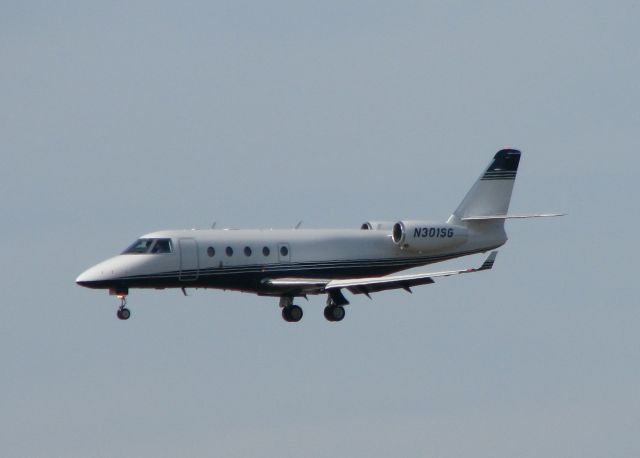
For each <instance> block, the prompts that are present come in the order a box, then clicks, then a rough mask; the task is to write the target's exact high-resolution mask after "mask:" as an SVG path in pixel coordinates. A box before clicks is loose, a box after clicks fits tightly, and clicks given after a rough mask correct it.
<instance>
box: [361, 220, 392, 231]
mask: <svg viewBox="0 0 640 458" xmlns="http://www.w3.org/2000/svg"><path fill="white" fill-rule="evenodd" d="M393 224H394V222H393V221H367V222H366V223H362V226H360V229H363V230H365V231H366V230H369V231H390V230H391V229H393Z"/></svg>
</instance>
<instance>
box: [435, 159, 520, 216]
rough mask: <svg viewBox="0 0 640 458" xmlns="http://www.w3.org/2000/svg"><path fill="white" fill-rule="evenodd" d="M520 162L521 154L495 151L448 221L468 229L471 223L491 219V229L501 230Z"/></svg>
mask: <svg viewBox="0 0 640 458" xmlns="http://www.w3.org/2000/svg"><path fill="white" fill-rule="evenodd" d="M519 163H520V151H518V150H515V149H503V150H500V151H498V152H497V153H496V155H495V156H494V157H493V160H492V161H491V163H490V164H489V167H487V169H486V170H485V172H484V173H483V174H482V175H481V176H480V178H478V180H477V181H476V182H475V183H474V185H473V186H472V187H471V189H470V190H469V192H467V195H466V196H465V197H464V199H462V202H460V205H458V208H456V210H455V211H454V212H453V214H452V215H451V216H450V217H449V220H448V222H449V223H451V224H461V225H465V226H468V225H469V224H470V223H474V222H477V223H480V222H484V223H486V222H489V220H490V221H491V224H490V226H491V228H492V229H502V228H503V227H504V220H505V218H508V216H507V212H508V210H509V202H511V193H512V192H513V185H514V183H515V180H516V173H517V172H518V164H519Z"/></svg>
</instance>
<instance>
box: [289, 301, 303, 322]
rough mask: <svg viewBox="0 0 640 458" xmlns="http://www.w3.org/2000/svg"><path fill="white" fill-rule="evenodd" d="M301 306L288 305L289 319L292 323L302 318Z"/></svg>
mask: <svg viewBox="0 0 640 458" xmlns="http://www.w3.org/2000/svg"><path fill="white" fill-rule="evenodd" d="M303 314H304V313H303V312H302V308H301V307H300V306H298V305H290V306H289V319H290V320H291V322H292V323H297V322H298V321H300V320H301V319H302V315H303Z"/></svg>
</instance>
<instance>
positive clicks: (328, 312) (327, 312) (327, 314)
mask: <svg viewBox="0 0 640 458" xmlns="http://www.w3.org/2000/svg"><path fill="white" fill-rule="evenodd" d="M333 307H334V306H333V305H327V306H326V307H325V308H324V317H325V318H326V319H327V321H333Z"/></svg>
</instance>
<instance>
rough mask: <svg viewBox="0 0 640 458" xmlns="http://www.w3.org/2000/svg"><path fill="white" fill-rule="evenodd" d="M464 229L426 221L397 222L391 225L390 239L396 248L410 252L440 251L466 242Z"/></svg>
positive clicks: (466, 234) (466, 236) (467, 233)
mask: <svg viewBox="0 0 640 458" xmlns="http://www.w3.org/2000/svg"><path fill="white" fill-rule="evenodd" d="M468 236H469V231H468V229H467V228H466V227H462V226H456V225H453V224H447V223H430V222H427V221H398V222H397V223H395V224H394V225H393V230H392V232H391V239H392V240H393V243H395V244H396V245H397V246H398V247H400V248H402V249H403V250H410V251H440V250H441V249H445V248H452V247H455V246H457V245H462V244H463V243H465V242H466V241H467V238H468Z"/></svg>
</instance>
